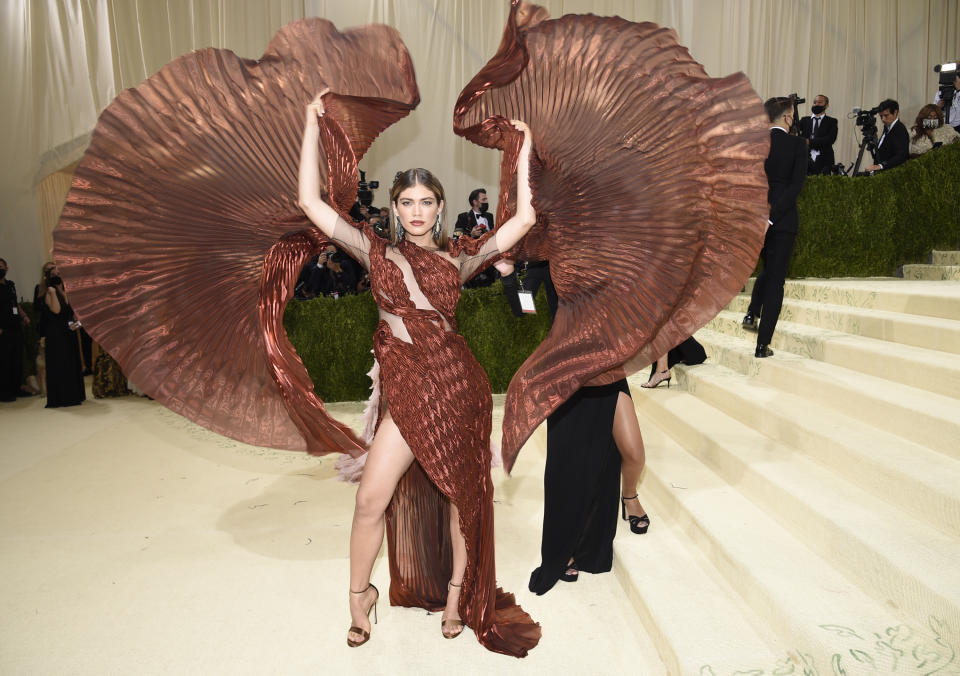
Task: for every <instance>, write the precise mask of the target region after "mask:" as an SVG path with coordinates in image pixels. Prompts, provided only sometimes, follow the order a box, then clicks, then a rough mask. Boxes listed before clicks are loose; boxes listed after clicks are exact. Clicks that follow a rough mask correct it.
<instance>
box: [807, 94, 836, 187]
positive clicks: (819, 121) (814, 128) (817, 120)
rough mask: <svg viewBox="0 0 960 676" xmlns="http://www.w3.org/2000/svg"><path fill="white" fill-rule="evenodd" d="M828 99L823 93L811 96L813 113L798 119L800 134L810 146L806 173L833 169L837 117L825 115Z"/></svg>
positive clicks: (828, 105) (818, 172)
mask: <svg viewBox="0 0 960 676" xmlns="http://www.w3.org/2000/svg"><path fill="white" fill-rule="evenodd" d="M829 107H830V99H828V98H827V97H826V96H824V95H823V94H817V95H816V96H815V97H813V106H812V107H811V108H810V112H811V113H813V115H810V116H809V117H805V118H803V119H802V120H800V136H801V137H803V138H805V139H807V145H808V146H809V148H810V164H809V166H808V167H807V173H808V174H829V173H830V170H831V169H833V165H834V157H833V144H834V143H836V142H837V128H838V127H837V118H835V117H830V116H828V115H827V108H829Z"/></svg>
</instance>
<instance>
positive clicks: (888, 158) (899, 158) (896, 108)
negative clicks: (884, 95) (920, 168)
mask: <svg viewBox="0 0 960 676" xmlns="http://www.w3.org/2000/svg"><path fill="white" fill-rule="evenodd" d="M877 108H878V109H879V111H880V120H881V121H882V122H883V135H881V136H880V140H879V141H877V151H876V152H875V153H874V156H873V159H874V162H875V164H871V165H870V166H869V167H867V171H881V170H884V169H892V168H893V167H898V166H900V165H901V164H903V163H904V162H906V161H907V158H908V157H909V156H910V134H909V132H908V131H907V128H906V127H905V126H903V123H902V122H901V121H900V117H899V116H900V104H899V103H897V102H896V101H894V100H893V99H884V100H883V101H881V102H880V105H879V106H877Z"/></svg>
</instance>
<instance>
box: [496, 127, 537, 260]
mask: <svg viewBox="0 0 960 676" xmlns="http://www.w3.org/2000/svg"><path fill="white" fill-rule="evenodd" d="M510 124H512V125H513V126H514V127H515V128H516V129H517V130H518V131H522V132H523V145H521V146H520V155H519V157H518V158H517V212H516V213H515V214H514V215H513V216H511V217H510V218H509V219H508V220H507V221H506V222H505V223H504V224H503V225H501V226H500V227H499V228H497V231H496V235H495V236H496V238H497V249H498V250H499V251H508V250H509V249H511V248H513V246H514V245H515V244H516V243H517V242H519V241H520V239H521V238H522V237H523V236H524V235H526V234H527V232H528V231H529V230H530V228H532V227H533V224H534V223H536V222H537V213H536V211H534V209H533V194H532V193H531V192H530V146H531V144H532V141H531V139H530V127H528V126H527V125H526V123H524V122H521V121H520V120H510Z"/></svg>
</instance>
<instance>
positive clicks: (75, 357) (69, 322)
mask: <svg viewBox="0 0 960 676" xmlns="http://www.w3.org/2000/svg"><path fill="white" fill-rule="evenodd" d="M44 303H45V307H44V321H43V325H44V336H45V338H44V343H45V345H46V355H47V408H58V407H61V406H76V405H78V404H80V403H82V402H83V400H84V399H86V398H87V394H86V391H85V389H84V385H83V366H82V365H81V363H80V344H79V343H78V341H77V329H79V328H80V322H78V321H76V317H75V316H74V314H73V308H72V307H70V300H69V299H68V298H67V293H66V291H65V290H64V288H63V280H62V279H61V278H60V274H59V272H58V271H57V268H56V267H54V268H52V269H51V270H50V274H49V276H48V277H47V293H46V296H45V297H44Z"/></svg>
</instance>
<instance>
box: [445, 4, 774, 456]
mask: <svg viewBox="0 0 960 676" xmlns="http://www.w3.org/2000/svg"><path fill="white" fill-rule="evenodd" d="M511 118H518V119H521V120H524V121H526V122H528V123H529V125H530V127H531V129H532V132H533V140H534V151H535V157H534V159H533V160H532V161H531V165H532V166H531V179H530V180H531V186H532V188H533V193H534V206H535V207H536V210H537V213H538V224H537V226H535V228H534V230H533V231H531V233H530V234H529V235H528V236H527V238H526V240H525V241H524V242H523V243H521V245H520V246H519V247H518V250H517V251H516V252H514V254H515V255H516V256H517V257H520V258H528V259H549V261H550V271H551V275H552V276H553V281H554V284H555V286H556V288H557V293H558V296H559V297H560V307H559V310H558V312H557V316H556V320H555V322H554V325H553V328H552V329H551V331H550V334H549V335H548V337H547V339H546V340H545V341H544V342H543V343H542V344H541V345H540V347H539V348H538V349H537V350H536V351H535V352H534V353H533V354H532V355H531V356H530V358H529V359H528V360H527V361H526V362H525V363H524V364H523V366H522V367H521V369H520V370H519V371H518V372H517V374H516V375H515V377H514V379H513V381H512V382H511V384H510V388H509V390H508V393H507V400H506V411H505V420H504V427H503V452H504V463H505V466H506V467H507V468H509V467H510V466H511V465H512V464H513V461H514V459H515V458H516V454H517V452H518V451H519V449H520V446H521V445H522V444H523V442H524V441H525V440H526V439H527V437H528V436H529V435H530V433H531V432H532V431H533V429H534V428H535V427H536V426H537V425H538V424H539V423H540V422H541V421H542V420H543V419H544V418H545V417H546V416H547V415H548V414H549V413H550V412H552V411H553V410H555V409H556V408H557V406H559V405H560V403H562V402H563V401H565V400H566V399H567V398H568V397H569V396H570V395H571V394H572V393H573V392H574V391H575V390H576V389H577V388H579V387H581V386H582V385H585V384H591V385H599V384H604V383H608V382H613V381H614V380H616V379H619V378H622V377H623V376H624V374H625V373H632V372H634V371H636V370H637V369H638V368H642V367H643V366H645V365H646V364H649V363H650V362H651V361H652V360H654V359H656V357H657V356H658V355H661V354H664V353H666V352H667V350H668V349H670V348H671V347H673V346H675V345H677V344H678V343H680V342H681V341H683V340H684V339H685V338H687V337H688V336H690V335H691V334H692V333H693V332H694V331H696V330H697V329H698V328H699V327H701V326H702V325H703V324H705V323H706V322H707V321H709V320H710V319H711V318H712V317H713V316H715V315H716V313H717V312H718V311H719V310H720V309H721V308H722V307H724V306H725V305H726V304H727V303H728V302H729V301H730V299H731V298H732V297H733V296H734V295H735V294H736V293H737V292H738V291H739V290H740V289H741V288H742V286H743V284H744V282H745V281H746V279H747V278H748V277H749V275H750V272H751V271H752V270H753V267H754V265H755V264H756V260H757V256H758V254H759V251H760V248H761V245H762V242H763V233H764V228H765V226H766V219H767V215H768V211H769V210H768V206H767V202H766V191H767V182H766V178H765V175H764V171H763V160H764V158H765V157H766V154H767V149H768V145H769V138H768V126H769V125H768V123H767V122H766V117H765V116H764V115H763V108H762V106H761V105H760V100H759V99H758V97H757V95H756V94H755V93H754V91H753V89H752V88H751V87H750V83H749V81H748V80H747V78H746V77H745V76H744V75H742V74H737V75H732V76H730V77H727V78H723V79H711V78H709V77H708V76H707V75H706V73H705V71H704V70H703V68H702V67H701V66H700V65H699V64H698V63H697V62H695V61H694V60H693V59H692V58H691V56H690V54H689V52H688V51H687V50H686V49H685V48H683V47H681V46H680V45H679V44H677V38H676V34H675V33H674V32H673V31H672V30H668V29H665V28H661V27H659V26H657V25H655V24H651V23H631V22H629V21H626V20H624V19H621V18H619V17H597V16H592V15H586V16H572V15H571V16H565V17H563V18H561V19H558V20H547V15H546V12H545V11H544V10H543V9H542V8H540V7H537V6H534V5H529V4H527V3H523V2H517V1H516V0H514V5H513V8H512V11H511V15H510V19H509V21H508V24H507V28H506V31H505V33H504V38H503V42H502V43H501V45H500V49H499V51H498V52H497V54H496V55H495V56H494V57H493V58H492V59H491V60H490V62H489V63H488V64H487V65H486V66H485V67H484V69H483V70H481V72H480V73H478V74H477V76H476V77H475V78H474V79H473V80H472V81H471V82H470V84H469V85H467V87H466V88H465V89H464V91H463V92H462V93H461V96H460V99H459V100H458V102H457V106H456V109H455V112H454V130H455V131H456V132H457V133H458V134H461V135H463V136H465V137H466V138H468V139H469V140H471V141H473V142H475V143H478V144H480V145H483V146H486V147H491V148H499V149H501V150H503V151H504V154H503V164H502V167H501V194H500V203H499V210H500V213H499V219H500V220H499V222H503V219H504V218H506V217H507V216H508V212H509V211H510V210H511V209H512V206H513V205H514V204H515V196H514V188H513V187H512V186H513V184H514V182H515V180H516V179H515V176H516V174H515V168H514V167H515V163H516V157H517V152H518V144H517V143H516V142H515V138H513V137H514V135H513V134H511V133H510V132H509V131H508V130H506V127H505V125H504V124H502V123H500V122H499V121H500V120H503V119H511Z"/></svg>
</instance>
